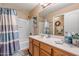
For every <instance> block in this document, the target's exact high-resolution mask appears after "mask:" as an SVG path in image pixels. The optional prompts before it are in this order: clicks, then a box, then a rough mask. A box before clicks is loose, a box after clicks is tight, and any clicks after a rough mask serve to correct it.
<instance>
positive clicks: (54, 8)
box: [40, 3, 72, 17]
mask: <svg viewBox="0 0 79 59" xmlns="http://www.w3.org/2000/svg"><path fill="white" fill-rule="evenodd" d="M69 5H72V3H55V4H51V5H50V6H48V7H46V8H45V9H44V10H43V11H42V12H41V13H40V16H43V17H46V16H47V15H48V14H49V13H51V12H55V11H57V10H59V9H61V8H64V7H67V6H69Z"/></svg>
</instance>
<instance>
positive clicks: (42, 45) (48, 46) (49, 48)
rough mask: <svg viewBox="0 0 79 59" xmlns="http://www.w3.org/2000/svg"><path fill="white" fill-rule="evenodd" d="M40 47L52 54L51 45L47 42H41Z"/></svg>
mask: <svg viewBox="0 0 79 59" xmlns="http://www.w3.org/2000/svg"><path fill="white" fill-rule="evenodd" d="M40 48H41V49H43V50H44V51H46V52H47V53H49V54H51V48H52V47H51V46H50V45H47V44H45V43H40Z"/></svg>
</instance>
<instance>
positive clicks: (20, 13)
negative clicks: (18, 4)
mask: <svg viewBox="0 0 79 59" xmlns="http://www.w3.org/2000/svg"><path fill="white" fill-rule="evenodd" d="M28 16H29V13H28V12H26V11H23V10H17V17H18V18H22V19H28Z"/></svg>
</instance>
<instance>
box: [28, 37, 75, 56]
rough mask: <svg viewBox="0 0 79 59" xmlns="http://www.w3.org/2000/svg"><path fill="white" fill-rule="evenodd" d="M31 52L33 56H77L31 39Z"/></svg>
mask: <svg viewBox="0 0 79 59" xmlns="http://www.w3.org/2000/svg"><path fill="white" fill-rule="evenodd" d="M29 52H30V54H32V56H75V55H74V54H72V53H69V52H66V51H64V50H61V49H59V48H56V47H54V46H50V45H48V44H46V43H43V42H40V41H38V40H35V39H32V38H30V39H29Z"/></svg>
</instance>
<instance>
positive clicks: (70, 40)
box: [65, 32, 72, 44]
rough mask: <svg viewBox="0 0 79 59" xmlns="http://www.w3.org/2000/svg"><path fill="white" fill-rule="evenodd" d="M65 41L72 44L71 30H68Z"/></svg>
mask: <svg viewBox="0 0 79 59" xmlns="http://www.w3.org/2000/svg"><path fill="white" fill-rule="evenodd" d="M65 42H66V43H68V44H72V34H71V33H70V32H67V34H66V36H65Z"/></svg>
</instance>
